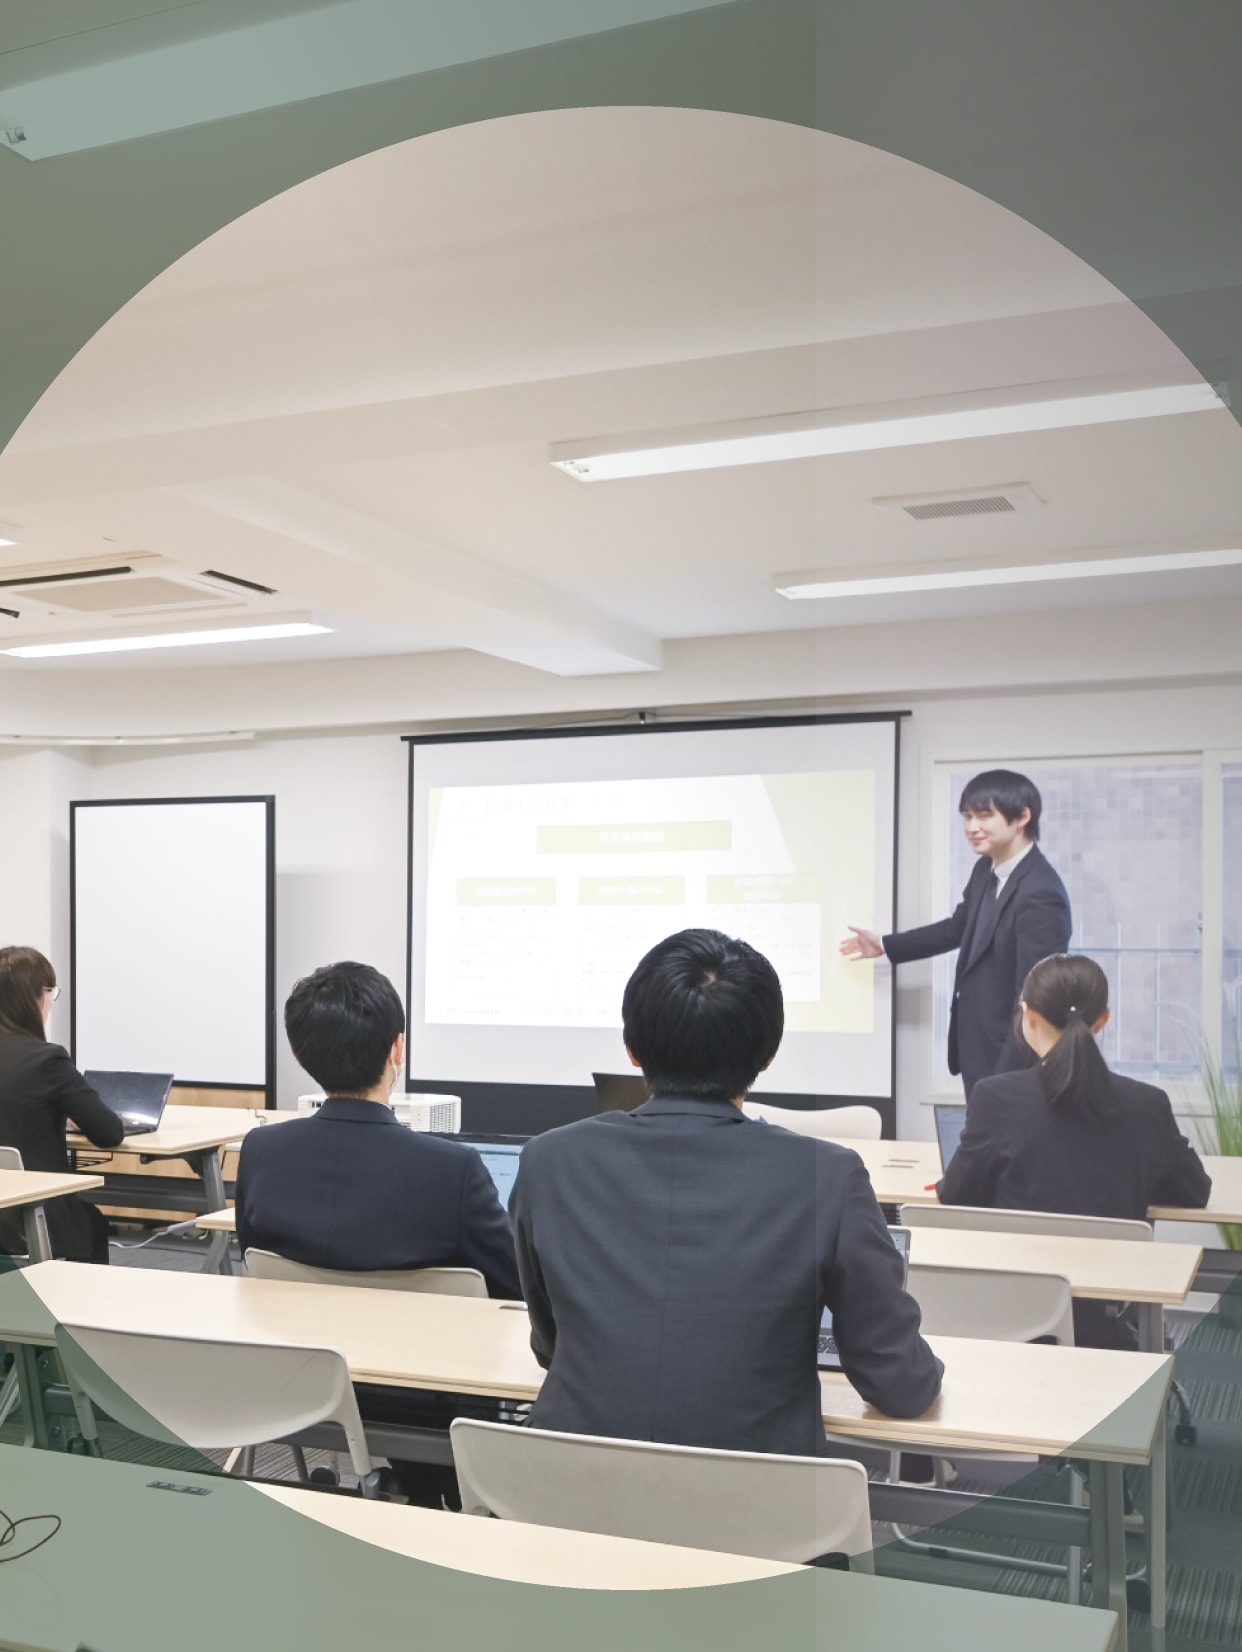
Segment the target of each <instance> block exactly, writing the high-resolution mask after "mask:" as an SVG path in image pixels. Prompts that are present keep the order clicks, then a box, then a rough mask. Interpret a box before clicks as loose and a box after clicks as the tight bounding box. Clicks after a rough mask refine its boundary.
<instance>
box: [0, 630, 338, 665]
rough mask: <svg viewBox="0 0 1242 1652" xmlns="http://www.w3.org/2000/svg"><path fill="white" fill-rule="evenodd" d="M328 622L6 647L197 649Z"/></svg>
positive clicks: (55, 651) (34, 654)
mask: <svg viewBox="0 0 1242 1652" xmlns="http://www.w3.org/2000/svg"><path fill="white" fill-rule="evenodd" d="M329 630H331V627H330V626H327V625H312V624H310V623H309V622H302V621H299V622H297V623H295V624H289V625H235V626H230V627H228V628H227V629H224V630H212V631H166V632H162V633H160V634H158V635H155V636H145V637H92V638H90V639H89V640H88V641H85V642H34V643H26V644H25V645H24V646H23V647H20V648H6V649H4V650H3V652H4V653H6V654H15V655H17V656H18V658H19V659H23V660H50V659H57V658H63V657H64V656H66V655H70V654H124V653H128V652H130V651H131V650H137V649H140V648H196V647H198V646H199V645H200V644H204V643H212V642H272V641H275V640H277V639H278V638H282V637H315V636H319V635H321V634H322V633H323V632H325V631H329Z"/></svg>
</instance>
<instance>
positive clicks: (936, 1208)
mask: <svg viewBox="0 0 1242 1652" xmlns="http://www.w3.org/2000/svg"><path fill="white" fill-rule="evenodd" d="M900 1221H901V1225H902V1227H911V1228H974V1229H980V1230H983V1231H985V1232H989V1233H1051V1234H1059V1235H1060V1236H1061V1237H1062V1238H1063V1239H1150V1238H1151V1236H1152V1226H1151V1223H1150V1222H1129V1221H1122V1220H1120V1219H1119V1218H1114V1217H1111V1216H1060V1215H1056V1214H1054V1213H1052V1212H1051V1211H1044V1210H986V1209H983V1208H981V1207H979V1206H976V1205H939V1204H937V1205H902V1207H901V1214H900Z"/></svg>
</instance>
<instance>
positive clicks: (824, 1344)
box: [819, 1109, 964, 1371]
mask: <svg viewBox="0 0 1242 1652" xmlns="http://www.w3.org/2000/svg"><path fill="white" fill-rule="evenodd" d="M963 1110H964V1109H963ZM888 1236H889V1238H890V1239H891V1240H892V1241H893V1244H894V1245H896V1247H897V1254H898V1255H899V1256H900V1257H901V1283H902V1285H903V1287H904V1285H905V1283H906V1280H907V1279H908V1278H909V1277H910V1229H909V1228H889V1230H888ZM819 1368H820V1370H821V1371H839V1370H840V1369H841V1356H840V1354H838V1352H837V1339H836V1337H835V1336H834V1335H833V1334H832V1309H831V1308H825V1309H824V1317H823V1318H822V1319H821V1320H820V1322H819Z"/></svg>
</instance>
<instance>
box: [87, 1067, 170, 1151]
mask: <svg viewBox="0 0 1242 1652" xmlns="http://www.w3.org/2000/svg"><path fill="white" fill-rule="evenodd" d="M82 1077H83V1078H84V1079H85V1080H86V1082H87V1083H88V1084H89V1085H90V1087H91V1089H92V1090H94V1092H95V1094H96V1095H97V1096H98V1097H99V1099H100V1101H102V1102H106V1104H107V1105H108V1106H109V1107H111V1109H112V1111H113V1112H114V1113H116V1114H117V1115H118V1116H119V1118H120V1120H121V1123H122V1124H123V1125H124V1126H125V1134H126V1135H127V1136H145V1135H148V1134H149V1133H150V1132H151V1131H152V1130H158V1129H159V1126H160V1120H161V1119H162V1118H163V1116H164V1106H165V1103H166V1102H167V1101H168V1092H169V1091H170V1090H171V1089H172V1083H173V1075H172V1074H171V1073H101V1072H85V1073H83V1074H82Z"/></svg>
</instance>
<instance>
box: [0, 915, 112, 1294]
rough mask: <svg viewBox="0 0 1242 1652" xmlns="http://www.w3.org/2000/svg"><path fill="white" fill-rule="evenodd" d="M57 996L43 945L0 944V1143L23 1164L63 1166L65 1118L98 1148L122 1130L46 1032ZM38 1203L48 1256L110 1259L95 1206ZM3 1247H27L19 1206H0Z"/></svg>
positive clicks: (74, 1199)
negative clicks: (14, 1151)
mask: <svg viewBox="0 0 1242 1652" xmlns="http://www.w3.org/2000/svg"><path fill="white" fill-rule="evenodd" d="M59 995H60V988H59V987H58V986H57V985H56V972H55V970H54V969H53V968H52V966H51V964H50V963H49V962H48V961H47V959H46V958H45V957H44V956H43V954H42V953H41V952H36V951H35V949H34V948H33V947H30V946H6V947H0V1144H2V1145H3V1146H5V1147H16V1148H17V1150H18V1152H19V1153H20V1154H21V1156H22V1168H23V1169H25V1170H48V1171H61V1172H66V1171H68V1169H69V1149H68V1148H67V1147H66V1146H65V1126H66V1125H67V1124H68V1123H69V1121H70V1120H72V1121H73V1123H74V1124H75V1125H76V1126H77V1128H78V1129H79V1130H80V1131H81V1132H82V1134H83V1135H84V1136H85V1137H86V1138H87V1139H88V1140H89V1141H92V1142H93V1143H94V1144H95V1146H96V1147H116V1146H117V1145H118V1143H119V1142H120V1141H121V1140H122V1138H123V1137H124V1134H125V1130H124V1126H123V1125H122V1123H121V1121H120V1119H119V1118H118V1117H117V1115H116V1114H115V1113H114V1112H113V1111H112V1109H111V1108H110V1107H109V1106H108V1105H107V1103H106V1102H104V1101H101V1100H100V1098H99V1096H97V1095H96V1094H95V1092H94V1090H92V1089H91V1087H90V1085H89V1084H88V1083H87V1082H86V1080H85V1079H84V1078H83V1077H82V1075H81V1073H80V1072H79V1071H78V1070H77V1068H76V1067H75V1066H74V1065H73V1062H72V1061H70V1059H69V1054H68V1052H67V1051H66V1050H63V1049H62V1048H61V1046H60V1045H59V1044H53V1043H51V1042H50V1041H49V1039H48V1036H47V1022H48V1018H49V1017H50V1015H51V1013H52V1005H53V1004H54V1003H55V1002H56V1000H57V998H58V997H59ZM43 1209H44V1214H45V1216H46V1217H47V1236H48V1240H49V1242H50V1244H51V1247H52V1255H53V1256H63V1257H65V1258H67V1259H68V1260H69V1261H70V1262H106V1261H107V1260H108V1224H107V1222H106V1221H105V1220H104V1218H103V1216H102V1214H101V1213H100V1212H99V1211H98V1210H97V1209H96V1208H95V1206H94V1205H92V1204H88V1203H87V1201H86V1200H85V1199H81V1198H79V1197H78V1195H77V1194H76V1193H71V1194H69V1195H68V1196H67V1197H66V1198H63V1199H50V1200H48V1202H47V1203H46V1204H45V1205H44V1207H43ZM0 1246H2V1247H3V1249H4V1250H6V1251H8V1252H9V1253H10V1255H12V1254H18V1253H21V1252H23V1251H24V1250H25V1248H26V1241H25V1239H24V1237H23V1234H22V1224H21V1219H20V1214H19V1213H18V1212H16V1211H3V1212H0Z"/></svg>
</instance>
